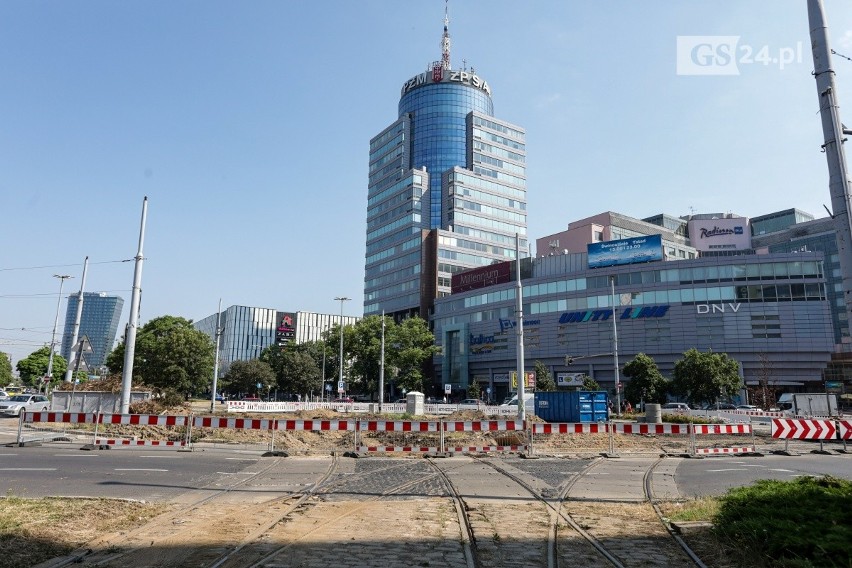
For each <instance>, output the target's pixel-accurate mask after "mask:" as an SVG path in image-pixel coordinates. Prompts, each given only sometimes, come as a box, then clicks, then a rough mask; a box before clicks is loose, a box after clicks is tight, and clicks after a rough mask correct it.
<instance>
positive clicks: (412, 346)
mask: <svg viewBox="0 0 852 568" xmlns="http://www.w3.org/2000/svg"><path fill="white" fill-rule="evenodd" d="M389 332H390V333H389ZM389 346H390V349H389V348H388V347H389ZM437 352H438V348H437V347H436V346H435V335H434V334H433V333H432V332H431V331H429V325H428V324H427V323H426V320H424V319H422V318H419V317H413V318H408V319H406V320H403V322H402V323H400V324H398V325H394V326H392V327H391V328H390V329H389V330H388V329H385V368H386V369H387V367H388V365H390V366H391V367H393V368H394V369H396V370H397V377H396V384H397V385H398V386H400V387H402V388H405V389H407V390H409V391H411V390H417V391H420V392H423V367H424V365H425V364H426V363H427V362H431V359H432V357H433V356H434V355H435V353H437Z"/></svg>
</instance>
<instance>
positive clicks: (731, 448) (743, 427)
mask: <svg viewBox="0 0 852 568" xmlns="http://www.w3.org/2000/svg"><path fill="white" fill-rule="evenodd" d="M690 432H691V434H692V455H693V456H697V457H703V456H730V455H736V454H739V455H746V454H755V453H757V446H756V443H755V439H754V429H752V427H751V424H746V423H743V424H692V425H690ZM705 436H713V438H712V442H713V445H712V446H709V447H700V446H699V444H698V439H699V438H701V439H707V438H705ZM743 436H748V443H744V442H743V440H742V438H743Z"/></svg>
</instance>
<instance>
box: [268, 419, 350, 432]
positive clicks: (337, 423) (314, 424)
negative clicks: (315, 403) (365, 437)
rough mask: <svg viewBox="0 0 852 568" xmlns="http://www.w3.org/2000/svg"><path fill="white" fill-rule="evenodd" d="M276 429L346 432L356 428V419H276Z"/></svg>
mask: <svg viewBox="0 0 852 568" xmlns="http://www.w3.org/2000/svg"><path fill="white" fill-rule="evenodd" d="M275 423H276V426H275V429H276V430H312V431H336V432H344V431H348V430H355V429H356V421H355V420H276V421H275Z"/></svg>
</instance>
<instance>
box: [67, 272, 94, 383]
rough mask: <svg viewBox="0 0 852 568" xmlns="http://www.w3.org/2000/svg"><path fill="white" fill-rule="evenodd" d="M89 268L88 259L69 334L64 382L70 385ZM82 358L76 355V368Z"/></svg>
mask: <svg viewBox="0 0 852 568" xmlns="http://www.w3.org/2000/svg"><path fill="white" fill-rule="evenodd" d="M88 268H89V257H88V256H87V257H86V259H85V260H84V261H83V278H82V279H81V280H80V295H79V296H77V314H76V317H75V318H74V329H73V331H72V332H71V351H69V355H68V368H67V369H66V370H65V382H66V383H70V382H71V381H73V380H74V379H73V375H74V371H75V370H76V369H72V368H71V366H72V365H71V361H73V360H74V355H75V351H76V349H75V347H76V345H77V339H78V336H79V335H80V320H81V319H82V318H83V291H84V290H85V289H86V270H87V269H88ZM81 356H82V351H81V352H80V354H78V355H77V357H78V361H77V366H78V367H79V366H80V361H79V357H81Z"/></svg>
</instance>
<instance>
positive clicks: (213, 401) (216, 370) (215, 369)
mask: <svg viewBox="0 0 852 568" xmlns="http://www.w3.org/2000/svg"><path fill="white" fill-rule="evenodd" d="M221 336H222V298H219V310H218V311H217V312H216V362H215V363H214V364H213V392H212V393H211V394H210V412H213V411H215V410H216V388H217V387H216V383H217V382H218V380H219V338H220V337H221Z"/></svg>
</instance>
